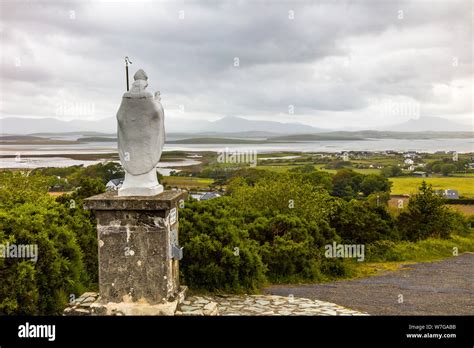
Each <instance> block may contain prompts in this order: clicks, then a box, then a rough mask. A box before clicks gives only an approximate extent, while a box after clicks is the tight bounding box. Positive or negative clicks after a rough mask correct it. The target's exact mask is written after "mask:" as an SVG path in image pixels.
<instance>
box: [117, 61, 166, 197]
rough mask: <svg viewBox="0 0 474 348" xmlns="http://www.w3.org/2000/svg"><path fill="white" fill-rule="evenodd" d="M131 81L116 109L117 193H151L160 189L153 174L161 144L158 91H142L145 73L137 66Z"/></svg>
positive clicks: (161, 132) (128, 194) (162, 130)
mask: <svg viewBox="0 0 474 348" xmlns="http://www.w3.org/2000/svg"><path fill="white" fill-rule="evenodd" d="M133 78H134V80H135V82H134V83H133V85H132V88H131V90H130V91H129V92H126V93H125V94H124V95H123V97H122V103H121V104H120V108H119V110H118V112H117V121H118V127H117V135H118V152H119V156H120V162H121V163H122V166H123V168H124V170H125V180H124V182H123V185H122V187H121V188H120V189H119V190H118V195H119V196H154V195H157V194H159V193H161V192H163V186H162V185H160V184H159V183H158V179H157V177H156V165H157V164H158V162H159V160H160V157H161V152H162V151H163V145H164V143H165V127H164V126H165V119H164V111H163V106H162V105H161V103H160V100H161V98H160V92H156V93H155V97H153V95H152V94H151V93H150V92H148V91H146V90H145V88H146V87H147V86H148V82H147V80H148V76H147V75H146V73H145V72H144V71H143V70H142V69H140V70H138V71H137V72H136V73H135V75H134V76H133Z"/></svg>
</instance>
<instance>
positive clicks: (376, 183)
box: [360, 174, 392, 196]
mask: <svg viewBox="0 0 474 348" xmlns="http://www.w3.org/2000/svg"><path fill="white" fill-rule="evenodd" d="M391 186H392V183H391V182H390V181H388V179H387V178H384V177H383V176H381V175H378V174H369V175H365V176H364V178H363V180H362V182H361V184H360V190H361V191H362V193H363V194H364V195H365V196H368V195H370V194H371V193H373V192H390V188H391Z"/></svg>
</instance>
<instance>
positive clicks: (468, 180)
mask: <svg viewBox="0 0 474 348" xmlns="http://www.w3.org/2000/svg"><path fill="white" fill-rule="evenodd" d="M389 180H390V181H391V182H393V186H392V194H394V195H400V194H413V193H416V192H417V190H418V187H419V186H420V185H421V182H422V181H423V180H425V181H426V182H427V183H428V184H431V185H433V189H435V190H441V189H453V190H458V192H459V195H460V196H464V197H469V198H474V177H443V178H418V177H417V178H414V177H401V178H390V179H389Z"/></svg>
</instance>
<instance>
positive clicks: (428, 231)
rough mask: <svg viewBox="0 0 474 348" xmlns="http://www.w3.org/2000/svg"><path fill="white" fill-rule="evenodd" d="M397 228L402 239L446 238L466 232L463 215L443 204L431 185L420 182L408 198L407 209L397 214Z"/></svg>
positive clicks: (466, 225) (466, 224)
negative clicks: (415, 190) (452, 234)
mask: <svg viewBox="0 0 474 348" xmlns="http://www.w3.org/2000/svg"><path fill="white" fill-rule="evenodd" d="M397 225H398V229H399V231H400V233H401V236H402V237H403V238H404V239H407V240H411V241H416V240H420V239H426V238H429V237H435V238H447V237H449V235H450V234H451V233H458V234H459V233H461V234H462V233H467V230H468V223H467V222H466V220H465V219H464V217H463V216H462V215H461V214H459V213H456V212H453V211H451V210H450V209H449V208H448V207H446V206H445V205H444V200H443V198H441V197H439V196H438V195H436V194H435V193H434V192H433V190H432V188H431V185H427V184H426V182H425V181H423V182H422V184H421V186H420V189H419V193H418V194H416V195H414V196H413V197H411V198H410V201H409V202H408V207H407V210H405V211H402V212H401V213H400V215H399V216H398V221H397Z"/></svg>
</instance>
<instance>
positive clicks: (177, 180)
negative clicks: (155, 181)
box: [163, 176, 214, 189]
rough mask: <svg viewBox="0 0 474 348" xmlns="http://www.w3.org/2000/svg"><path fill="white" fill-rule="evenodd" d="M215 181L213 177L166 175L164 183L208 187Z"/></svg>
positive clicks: (184, 186)
mask: <svg viewBox="0 0 474 348" xmlns="http://www.w3.org/2000/svg"><path fill="white" fill-rule="evenodd" d="M213 182H214V180H213V179H206V178H195V177H186V176H166V177H164V178H163V184H164V185H169V186H176V187H179V188H186V187H193V188H197V189H207V188H209V185H211V184H212V183H213Z"/></svg>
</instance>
